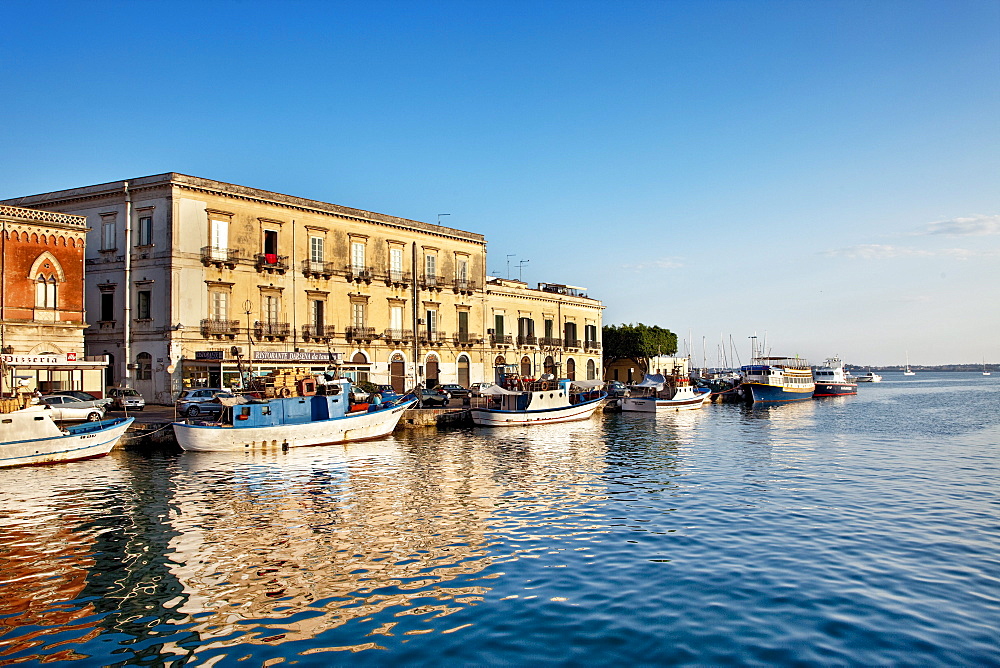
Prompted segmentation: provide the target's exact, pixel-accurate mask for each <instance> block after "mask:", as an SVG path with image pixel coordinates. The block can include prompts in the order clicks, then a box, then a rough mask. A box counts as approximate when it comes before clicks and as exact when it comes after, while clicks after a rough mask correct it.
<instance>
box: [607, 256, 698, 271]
mask: <svg viewBox="0 0 1000 668" xmlns="http://www.w3.org/2000/svg"><path fill="white" fill-rule="evenodd" d="M622 266H623V267H624V268H625V269H632V270H633V271H645V270H647V269H680V268H681V267H683V266H684V259H683V258H679V257H665V258H663V259H660V260H650V261H649V262H640V263H639V264H626V265H622Z"/></svg>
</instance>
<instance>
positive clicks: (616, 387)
mask: <svg viewBox="0 0 1000 668" xmlns="http://www.w3.org/2000/svg"><path fill="white" fill-rule="evenodd" d="M607 391H608V396H609V397H624V396H627V395H628V388H627V387H626V386H625V383H623V382H621V381H620V380H609V381H608V384H607Z"/></svg>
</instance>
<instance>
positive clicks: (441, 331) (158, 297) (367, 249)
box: [17, 173, 603, 403]
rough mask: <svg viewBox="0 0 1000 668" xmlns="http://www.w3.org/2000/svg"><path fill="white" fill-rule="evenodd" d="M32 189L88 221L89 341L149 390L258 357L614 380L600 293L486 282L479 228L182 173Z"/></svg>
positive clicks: (416, 377) (41, 199)
mask: <svg viewBox="0 0 1000 668" xmlns="http://www.w3.org/2000/svg"><path fill="white" fill-rule="evenodd" d="M17 201H18V202H19V204H20V205H21V206H26V207H32V208H42V209H45V210H48V211H57V212H61V213H68V214H76V215H80V216H84V217H85V219H86V224H87V225H88V226H89V228H90V232H89V236H88V243H87V247H86V248H87V250H86V274H87V294H86V305H87V314H88V317H87V321H88V323H89V327H88V329H87V330H86V348H87V352H88V354H91V355H104V354H106V355H109V356H111V359H112V361H113V364H112V371H111V372H110V373H109V378H108V381H109V384H128V385H132V386H134V387H135V388H136V389H138V390H139V391H140V392H141V393H142V394H143V395H144V396H145V397H146V398H147V401H152V402H156V403H169V402H170V401H172V400H173V398H176V396H177V394H178V392H179V391H180V390H181V389H183V388H184V387H191V386H207V387H220V386H222V387H230V386H233V385H235V384H236V383H238V381H239V378H240V373H241V371H246V370H247V369H248V368H249V369H251V370H252V371H253V372H254V373H266V372H268V371H270V370H273V369H280V368H289V367H297V368H309V369H312V370H315V371H321V370H328V369H329V370H336V371H337V372H338V373H340V374H342V375H345V376H348V377H351V378H354V379H356V380H368V381H370V382H374V383H378V384H392V385H393V386H394V387H396V388H397V389H398V390H403V389H409V388H411V387H413V386H414V385H416V384H417V383H422V384H425V385H431V386H432V385H434V384H436V383H438V382H440V383H456V382H457V383H460V384H462V385H466V386H468V385H469V384H471V383H474V382H480V381H493V380H495V378H496V365H497V364H511V363H515V364H518V365H519V368H521V365H525V366H524V368H525V369H527V365H529V364H530V373H529V374H528V375H539V374H541V373H543V372H545V371H544V370H545V369H546V368H548V369H549V370H552V371H555V372H557V373H558V374H560V375H563V376H566V375H567V374H574V375H575V377H576V378H586V377H590V373H591V371H593V373H594V376H593V377H599V376H600V368H601V367H600V364H601V355H600V342H599V335H600V330H601V322H600V316H601V311H602V308H603V307H602V305H601V303H600V301H598V300H595V299H591V298H589V297H587V296H585V295H584V294H583V293H582V291H581V290H580V289H573V288H567V287H566V286H558V285H555V286H554V285H552V284H540V285H539V287H538V288H535V289H532V288H528V287H527V285H525V284H523V283H520V282H519V281H505V280H501V279H496V278H493V277H489V278H488V277H487V268H486V257H487V256H486V240H485V238H484V237H483V236H482V235H481V234H477V233H473V232H466V231H462V230H458V229H453V228H449V227H443V226H439V225H432V224H428V223H423V222H419V221H414V220H408V219H404V218H398V217H394V216H388V215H384V214H378V213H373V212H369V211H364V210H360V209H352V208H349V207H344V206H339V205H334V204H328V203H325V202H320V201H316V200H309V199H304V198H300V197H294V196H289V195H283V194H280V193H274V192H270V191H264V190H258V189H254V188H248V187H244V186H238V185H233V184H229V183H223V182H220V181H212V180H209V179H203V178H198V177H192V176H187V175H183V174H177V173H167V174H160V175H156V176H148V177H142V178H137V179H130V180H127V181H118V182H114V183H107V184H100V185H94V186H86V187H82V188H75V189H70V190H63V191H58V192H51V193H45V194H42V195H34V196H29V197H23V198H19V199H18V200H17ZM528 320H531V321H532V322H531V323H530V324H529V323H528ZM498 327H500V328H501V329H500V330H498ZM518 327H521V328H522V329H518ZM536 328H537V329H536ZM589 328H592V329H589ZM522 331H523V332H528V331H531V332H534V333H532V334H524V335H523V336H521V335H520V334H521V332H522ZM541 333H548V334H551V335H550V336H544V337H541ZM588 337H589V338H588ZM542 338H543V339H545V340H544V342H543V341H541V340H540V339H542ZM577 344H579V345H577ZM525 360H527V362H526V361H525ZM546 365H548V366H546Z"/></svg>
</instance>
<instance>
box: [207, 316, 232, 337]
mask: <svg viewBox="0 0 1000 668" xmlns="http://www.w3.org/2000/svg"><path fill="white" fill-rule="evenodd" d="M239 331H240V321H239V320H219V319H217V318H205V319H204V320H202V321H201V335H202V336H204V337H206V338H208V337H210V336H214V337H216V338H218V339H222V338H230V339H235V338H236V335H237V334H239Z"/></svg>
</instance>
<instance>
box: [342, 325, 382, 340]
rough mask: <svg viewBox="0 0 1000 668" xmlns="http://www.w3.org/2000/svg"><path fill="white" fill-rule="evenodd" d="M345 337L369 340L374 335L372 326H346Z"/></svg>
mask: <svg viewBox="0 0 1000 668" xmlns="http://www.w3.org/2000/svg"><path fill="white" fill-rule="evenodd" d="M344 337H345V338H347V339H354V340H364V341H371V340H372V339H374V338H376V337H375V328H374V327H348V328H346V329H345V330H344Z"/></svg>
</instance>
